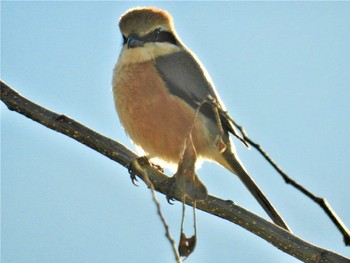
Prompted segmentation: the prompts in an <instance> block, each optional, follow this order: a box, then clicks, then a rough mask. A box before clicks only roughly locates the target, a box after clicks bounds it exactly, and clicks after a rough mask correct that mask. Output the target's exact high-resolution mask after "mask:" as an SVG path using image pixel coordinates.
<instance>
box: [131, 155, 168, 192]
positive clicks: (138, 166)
mask: <svg viewBox="0 0 350 263" xmlns="http://www.w3.org/2000/svg"><path fill="white" fill-rule="evenodd" d="M144 165H151V166H152V167H155V168H156V169H157V170H159V171H162V170H163V169H162V167H160V166H158V165H155V164H152V163H151V162H150V161H149V160H148V158H147V157H146V156H142V157H138V158H135V159H134V160H133V161H132V162H131V163H130V164H129V165H128V172H129V174H130V179H131V182H132V183H133V185H135V186H139V185H138V184H137V181H138V180H137V177H136V176H139V177H140V178H141V179H142V180H143V181H144V182H145V183H146V184H147V185H148V186H149V183H150V182H149V179H148V177H147V176H145V175H144V172H142V166H144Z"/></svg>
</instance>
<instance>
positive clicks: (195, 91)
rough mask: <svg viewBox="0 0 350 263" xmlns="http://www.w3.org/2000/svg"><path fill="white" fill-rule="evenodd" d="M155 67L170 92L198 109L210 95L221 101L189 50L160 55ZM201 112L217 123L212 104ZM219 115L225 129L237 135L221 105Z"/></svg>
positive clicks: (204, 106) (205, 106) (207, 105)
mask: <svg viewBox="0 0 350 263" xmlns="http://www.w3.org/2000/svg"><path fill="white" fill-rule="evenodd" d="M155 67H156V69H157V71H158V72H159V74H160V76H161V77H162V79H163V81H164V82H165V83H166V85H167V88H168V90H169V92H170V93H171V94H172V95H175V96H177V97H179V98H181V99H182V100H184V101H185V102H187V103H188V104H189V105H190V106H191V107H193V108H194V109H198V105H199V104H200V103H201V102H203V101H204V100H206V99H208V97H209V96H211V98H213V99H215V100H216V101H217V103H220V102H219V100H218V96H217V94H216V92H215V90H214V87H213V86H212V84H211V82H210V81H209V80H208V79H207V78H206V76H205V75H204V73H203V70H202V68H201V66H200V64H199V63H198V62H197V61H196V60H195V59H194V58H193V56H192V55H191V54H190V53H188V52H187V51H185V50H184V51H179V52H176V53H172V54H170V55H165V56H160V57H158V58H157V59H156V60H155ZM201 112H202V113H203V114H204V115H205V116H207V117H208V118H210V119H211V120H213V121H214V122H215V123H217V120H216V118H215V113H214V111H213V108H212V106H210V105H209V104H205V105H203V107H202V108H201ZM219 116H220V120H221V124H222V127H223V129H224V130H225V131H227V132H231V133H233V134H234V135H236V132H235V130H234V128H233V126H232V123H231V122H230V120H229V119H228V118H227V115H226V113H225V112H224V111H223V109H222V108H221V106H220V109H219Z"/></svg>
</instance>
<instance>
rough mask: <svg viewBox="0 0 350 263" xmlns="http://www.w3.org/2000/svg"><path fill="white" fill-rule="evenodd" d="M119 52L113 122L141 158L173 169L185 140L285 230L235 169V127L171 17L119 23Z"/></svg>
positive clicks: (136, 17)
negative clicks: (241, 186) (230, 175)
mask: <svg viewBox="0 0 350 263" xmlns="http://www.w3.org/2000/svg"><path fill="white" fill-rule="evenodd" d="M119 27H120V31H121V33H122V36H123V47H122V50H121V52H120V55H119V58H118V62H117V64H116V66H115V68H114V74H113V93H114V99H115V104H116V109H117V112H118V115H119V119H120V121H121V123H122V125H123V126H124V128H125V131H126V132H127V134H128V135H129V136H130V138H131V139H132V141H133V142H134V144H136V145H137V146H138V147H140V148H142V150H143V151H144V152H145V153H146V155H147V157H148V158H158V159H160V160H162V161H164V162H166V163H169V164H178V163H179V161H180V159H181V154H182V153H183V149H184V144H185V141H186V138H188V135H189V134H190V136H191V139H192V142H193V147H194V149H195V151H196V154H197V156H198V159H202V160H210V161H214V162H216V163H218V164H220V165H222V166H224V167H225V168H227V169H228V170H229V171H231V172H232V173H234V174H236V175H237V176H238V177H239V178H240V180H241V181H242V182H243V183H244V185H245V186H246V187H247V188H248V190H249V191H250V192H251V194H252V195H253V196H254V197H255V198H256V200H257V201H258V202H259V204H260V205H261V206H262V207H263V208H264V210H265V211H266V212H267V214H268V215H269V216H270V217H271V219H272V220H273V221H274V222H275V223H276V224H277V225H279V226H281V227H283V228H285V229H287V230H288V226H287V225H286V223H285V222H284V221H283V219H282V218H281V216H280V215H279V214H278V212H277V211H276V209H275V208H274V207H273V206H272V204H271V203H270V202H269V200H268V199H267V198H266V197H265V195H264V194H263V192H262V191H261V190H260V189H259V187H258V186H257V185H256V183H255V182H254V180H253V179H252V178H251V177H250V175H249V174H248V172H247V171H246V170H245V168H244V167H243V165H242V164H241V162H240V160H239V158H238V156H237V154H236V152H235V149H234V145H233V144H232V143H231V140H230V138H229V134H230V133H231V134H235V135H236V133H235V130H234V126H233V124H232V122H231V119H230V117H229V116H228V114H227V113H226V111H225V108H224V105H223V103H222V102H221V99H220V97H219V95H218V93H217V92H216V90H215V87H214V85H213V83H212V81H211V79H210V77H209V75H208V73H207V72H206V70H205V68H204V66H203V65H202V64H201V63H200V62H199V60H198V59H197V57H196V56H195V55H194V54H193V53H192V52H191V51H190V50H189V49H188V48H187V47H186V46H185V45H184V44H183V43H182V42H181V40H180V38H179V37H178V35H177V33H176V31H175V28H174V25H173V20H172V17H171V16H170V15H169V14H168V13H167V12H166V11H164V10H160V9H157V8H153V7H145V8H134V9H131V10H129V11H127V12H126V13H125V14H124V15H123V16H122V17H121V19H120V22H119Z"/></svg>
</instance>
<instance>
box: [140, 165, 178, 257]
mask: <svg viewBox="0 0 350 263" xmlns="http://www.w3.org/2000/svg"><path fill="white" fill-rule="evenodd" d="M133 170H134V171H133V172H135V171H137V172H138V173H140V174H142V179H143V181H144V182H145V184H146V185H147V186H148V188H149V189H150V192H151V195H152V200H153V202H154V203H155V205H156V207H157V214H158V216H159V218H160V220H161V222H162V224H163V226H164V229H165V237H166V238H167V240H168V241H169V243H170V246H171V249H172V251H173V254H174V256H175V260H176V262H177V263H182V260H181V257H180V255H179V251H178V250H177V247H176V244H175V241H174V239H173V237H172V236H171V233H170V229H169V225H168V223H167V221H166V219H165V216H164V215H163V212H162V209H161V207H160V203H159V201H158V199H157V197H156V195H155V192H154V186H153V183H152V182H151V180H150V179H149V177H148V174H147V171H146V170H143V169H142V168H141V166H140V165H139V163H138V161H137V159H135V161H134V162H133Z"/></svg>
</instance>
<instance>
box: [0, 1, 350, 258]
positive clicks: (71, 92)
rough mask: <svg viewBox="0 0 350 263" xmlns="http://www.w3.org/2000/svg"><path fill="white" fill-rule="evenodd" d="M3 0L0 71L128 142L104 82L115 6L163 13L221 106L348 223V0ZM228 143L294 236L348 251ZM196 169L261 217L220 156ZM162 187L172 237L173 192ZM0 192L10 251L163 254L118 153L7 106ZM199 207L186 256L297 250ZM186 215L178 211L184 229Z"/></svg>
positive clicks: (144, 198)
mask: <svg viewBox="0 0 350 263" xmlns="http://www.w3.org/2000/svg"><path fill="white" fill-rule="evenodd" d="M1 5H2V7H1V79H3V80H4V81H6V82H7V83H8V84H10V85H12V86H13V87H14V88H16V89H17V90H18V91H19V92H20V93H22V94H23V95H25V96H27V97H28V98H30V99H32V100H34V101H35V102H37V103H39V104H41V105H43V106H45V107H47V108H49V109H51V110H53V111H56V112H59V113H63V114H66V115H68V116H70V117H72V118H75V119H76V120H78V121H79V122H81V123H83V124H85V125H87V126H89V127H91V128H92V129H94V130H96V131H98V132H100V133H102V134H104V135H107V136H109V137H111V138H113V139H115V140H117V141H120V142H122V143H123V144H125V145H126V146H128V147H129V148H131V149H134V148H133V146H132V144H131V143H130V141H129V139H128V138H127V136H126V135H125V133H124V131H123V129H122V127H121V126H120V124H119V121H118V118H117V115H116V112H115V109H114V103H113V97H112V92H111V78H112V69H113V67H114V64H115V62H116V60H117V57H118V53H119V51H120V48H121V43H122V39H121V35H120V33H119V30H118V19H119V17H120V16H121V15H122V14H123V13H124V12H125V11H126V10H127V9H128V8H131V7H134V6H144V5H147V6H149V5H153V6H157V7H160V8H164V9H166V10H168V11H169V12H170V13H171V14H172V15H173V17H174V21H175V27H176V29H177V31H178V34H179V35H180V36H181V38H182V40H183V42H184V43H185V44H186V45H187V46H188V47H189V48H190V49H192V50H193V51H194V52H195V53H196V54H197V55H198V57H199V58H200V60H201V61H202V62H203V64H204V65H205V66H206V68H207V70H208V71H209V72H210V75H211V77H212V79H213V81H214V83H215V85H216V88H217V90H218V91H219V93H220V95H221V97H222V99H223V101H224V103H225V105H226V107H227V108H228V110H229V112H230V113H231V115H232V116H233V117H234V118H235V119H236V120H237V121H238V122H239V123H240V124H243V125H244V127H245V128H246V130H247V132H248V134H249V135H250V136H251V138H253V139H254V140H256V141H257V142H259V143H260V144H261V145H263V147H264V148H265V149H266V150H267V151H268V152H269V154H270V155H271V156H272V157H273V158H274V159H275V160H276V161H277V163H278V164H279V165H280V166H281V167H282V168H283V169H284V170H285V171H286V172H287V173H288V174H290V176H291V177H292V178H294V179H296V180H297V181H299V182H300V183H301V184H303V185H304V186H306V187H307V188H309V189H310V190H312V191H313V192H314V193H316V194H317V195H320V196H322V197H326V198H327V199H328V201H329V202H330V204H331V205H332V206H333V208H334V210H335V211H336V212H337V213H338V215H339V216H340V217H341V218H342V219H343V221H344V223H345V224H347V226H348V227H350V201H349V200H350V186H349V185H350V175H349V156H350V139H349V134H350V122H349V115H350V103H349V101H350V74H349V72H350V34H349V32H350V15H349V13H350V3H349V2H172V3H170V2H97V1H96V2H6V1H3V2H2V3H1ZM236 144H238V143H237V142H236ZM238 152H239V155H240V156H241V159H242V161H243V163H244V164H245V166H246V167H247V169H248V171H249V172H250V173H251V174H252V176H253V177H254V178H255V180H256V181H257V182H258V184H259V185H260V186H261V188H262V189H263V190H264V192H265V193H266V194H267V196H268V197H269V198H270V199H271V201H272V202H273V203H274V204H275V206H276V207H277V209H278V210H279V211H280V213H281V214H282V215H283V217H284V218H285V220H286V221H287V222H288V224H289V225H290V227H291V228H292V229H293V231H294V233H295V234H296V235H298V236H300V237H301V238H303V239H305V240H308V241H310V242H312V243H314V244H316V245H319V246H321V247H325V248H328V249H330V250H334V251H336V252H338V253H341V254H343V255H346V256H348V257H349V256H350V250H349V248H345V247H344V245H343V243H342V237H341V235H340V234H339V233H338V230H337V229H336V228H335V227H334V226H333V224H332V223H331V222H330V220H329V219H328V217H326V216H325V214H324V213H323V212H322V211H321V209H320V208H319V207H318V206H317V205H316V204H314V203H312V202H311V201H310V200H309V199H307V198H306V197H305V196H303V195H302V194H300V193H299V192H297V191H296V190H294V189H293V188H291V187H290V186H287V185H285V184H284V182H283V180H281V178H280V177H279V176H278V174H277V173H276V172H275V171H274V170H273V169H272V168H271V167H270V166H269V165H268V164H267V163H266V162H265V161H264V160H263V159H262V158H261V157H260V156H259V154H258V153H257V152H255V151H254V150H250V151H249V150H246V149H244V148H243V147H241V146H238ZM198 174H199V176H200V177H201V179H202V180H203V181H204V183H205V184H206V186H207V188H208V189H209V192H210V193H211V194H214V195H216V196H219V197H221V198H223V199H232V200H234V201H235V202H237V203H238V204H239V205H241V206H243V207H245V208H247V209H249V210H251V211H254V212H255V213H258V214H259V215H261V216H263V217H265V218H266V215H265V213H264V212H263V210H262V209H261V208H260V207H259V205H258V204H257V203H256V201H255V200H254V198H253V197H252V196H250V194H249V193H248V191H247V190H246V189H245V188H244V186H243V185H242V184H241V183H240V182H239V180H238V179H237V178H236V177H235V176H233V175H231V174H230V173H229V172H227V171H225V170H224V168H221V167H219V166H217V165H215V164H208V163H206V164H204V165H203V167H202V168H201V169H200V170H199V171H198ZM158 197H159V199H160V201H161V205H162V208H163V210H164V213H165V216H166V217H167V220H168V222H169V224H170V227H171V231H172V233H173V236H174V237H175V238H176V240H178V237H179V227H180V215H181V205H180V204H179V203H176V204H175V205H174V206H169V205H168V204H167V203H166V201H165V198H164V196H162V195H158ZM1 199H2V203H1V206H2V211H1V212H2V218H1V221H2V226H1V227H2V233H1V234H2V235H1V241H2V251H1V255H2V262H4V263H10V262H11V263H19V262H26V263H31V262H52V263H55V262H57V263H58V262H66V263H70V262H91V263H92V262H106V263H108V262H110V263H112V262H113V263H115V262H173V255H172V252H171V249H170V246H169V244H168V242H167V241H166V239H165V237H164V230H163V226H162V225H161V223H160V220H159V218H158V216H157V215H156V209H155V205H154V204H153V203H152V201H151V196H150V193H149V192H148V190H147V189H146V187H145V186H144V185H141V186H140V187H139V188H136V187H134V186H133V185H132V184H131V182H130V179H129V175H128V173H127V171H126V170H125V169H123V168H122V167H121V166H120V165H118V164H117V163H114V162H112V161H111V160H109V159H108V158H106V157H104V156H102V155H100V154H98V153H96V152H94V151H93V150H91V149H89V148H87V147H85V146H83V145H82V144H79V143H77V142H75V141H74V140H72V139H70V138H68V137H65V136H64V135H61V134H58V133H56V132H54V131H51V130H49V129H47V128H45V127H43V126H41V125H39V124H37V123H35V122H33V121H31V120H29V119H27V118H25V117H23V116H22V115H19V114H17V113H13V112H10V111H8V110H7V108H6V107H5V106H4V105H3V103H1ZM188 211H190V210H189V209H188ZM197 217H198V232H199V233H198V238H199V239H198V244H197V248H196V250H195V252H194V254H193V255H191V256H190V258H189V259H188V261H187V262H257V261H259V262H298V261H297V260H296V259H294V258H292V257H290V256H289V255H287V254H284V253H283V252H281V251H279V250H278V249H276V248H275V247H273V246H271V245H270V244H268V243H267V242H266V241H264V240H262V239H260V238H259V237H256V236H254V235H253V234H251V233H249V232H247V231H246V230H244V229H242V228H240V227H238V226H236V225H234V224H232V223H229V222H226V221H224V220H221V219H219V218H216V217H214V216H211V215H208V214H205V213H203V212H198V215H197ZM190 225H191V220H190V218H188V222H187V226H188V231H187V232H188V233H191V228H190Z"/></svg>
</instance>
